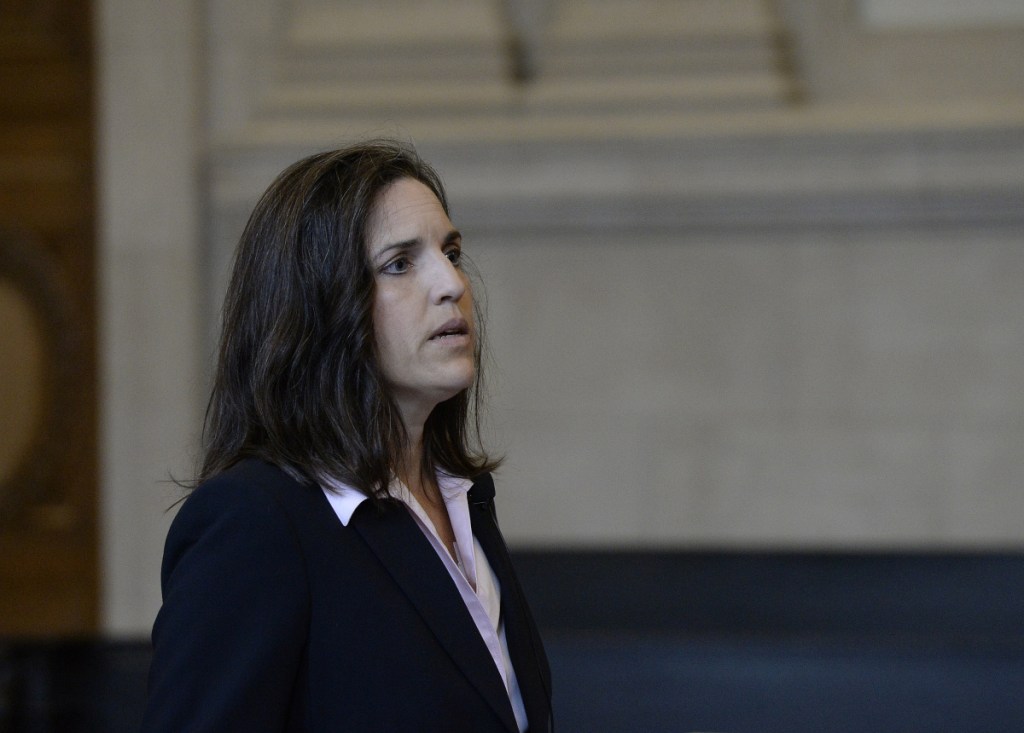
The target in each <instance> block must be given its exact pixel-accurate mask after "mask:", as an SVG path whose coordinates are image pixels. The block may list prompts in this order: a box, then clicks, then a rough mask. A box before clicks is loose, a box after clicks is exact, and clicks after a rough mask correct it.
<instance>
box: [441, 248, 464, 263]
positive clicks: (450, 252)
mask: <svg viewBox="0 0 1024 733" xmlns="http://www.w3.org/2000/svg"><path fill="white" fill-rule="evenodd" d="M444 256H445V257H447V258H448V261H449V262H451V263H452V266H454V267H459V266H460V265H461V264H462V248H461V247H450V248H448V249H447V250H445V253H444Z"/></svg>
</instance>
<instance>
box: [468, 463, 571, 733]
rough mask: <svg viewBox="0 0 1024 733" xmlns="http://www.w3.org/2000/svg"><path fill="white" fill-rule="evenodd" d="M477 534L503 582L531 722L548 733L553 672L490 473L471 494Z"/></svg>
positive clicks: (512, 651) (509, 634) (505, 613)
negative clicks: (497, 506) (500, 515)
mask: <svg viewBox="0 0 1024 733" xmlns="http://www.w3.org/2000/svg"><path fill="white" fill-rule="evenodd" d="M469 502H470V517H471V520H472V523H473V534H474V536H476V538H477V540H479V542H480V546H481V547H482V548H483V550H484V552H485V553H486V554H487V560H488V562H489V563H490V564H491V568H493V570H494V573H495V575H497V576H498V581H499V582H500V583H501V613H502V618H503V619H504V620H505V637H506V639H507V641H508V650H509V655H510V656H511V657H512V666H513V667H515V670H516V679H517V680H518V681H519V691H520V692H521V693H522V695H523V705H524V706H525V707H526V716H527V718H528V719H529V721H530V730H531V731H545V730H548V729H549V727H550V725H551V721H550V716H551V694H550V690H551V673H550V670H549V668H548V661H547V657H546V656H545V654H544V648H543V645H542V644H541V641H540V637H539V635H538V634H537V626H536V624H535V623H534V620H533V616H532V614H531V613H530V608H529V606H528V605H527V603H526V597H525V596H524V594H523V590H522V587H521V586H520V585H519V579H518V578H517V577H516V573H515V569H514V568H513V567H512V559H511V558H510V557H509V554H508V548H507V547H506V546H505V540H504V539H503V538H502V536H501V530H500V529H499V528H498V523H497V518H496V516H495V513H494V481H493V479H492V478H491V476H490V475H489V474H484V475H483V476H480V477H478V478H477V479H476V480H475V482H474V485H473V488H472V489H470V492H469Z"/></svg>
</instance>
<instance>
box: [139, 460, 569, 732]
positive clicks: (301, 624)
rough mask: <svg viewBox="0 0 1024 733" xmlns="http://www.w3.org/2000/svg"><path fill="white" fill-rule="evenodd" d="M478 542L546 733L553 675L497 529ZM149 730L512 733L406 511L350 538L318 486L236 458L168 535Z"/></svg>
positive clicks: (537, 721) (472, 637)
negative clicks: (494, 579)
mask: <svg viewBox="0 0 1024 733" xmlns="http://www.w3.org/2000/svg"><path fill="white" fill-rule="evenodd" d="M493 496H494V484H493V482H492V480H491V477H490V476H489V475H484V476H481V477H479V478H478V479H477V480H476V481H475V483H474V486H473V488H472V489H471V491H470V502H471V507H470V512H471V516H472V522H473V533H474V535H475V536H476V537H477V539H478V540H479V541H480V545H481V547H483V549H484V552H485V553H486V554H487V559H488V561H489V562H490V564H491V566H492V567H493V569H494V572H495V574H496V575H497V576H498V580H499V581H500V583H501V595H502V598H501V606H502V615H503V618H504V621H505V633H506V637H507V640H508V646H509V654H510V656H511V658H512V664H513V666H514V667H515V670H516V675H517V677H518V680H519V685H520V689H521V691H522V695H523V702H524V704H525V707H526V713H527V716H528V718H529V722H530V730H531V731H547V730H549V729H550V726H551V706H550V699H551V696H550V689H551V682H550V672H549V669H548V662H547V658H546V656H545V654H544V648H543V645H542V644H541V640H540V637H539V636H538V634H537V629H536V626H535V625H534V622H533V619H532V618H531V616H530V611H529V609H528V607H527V605H526V601H525V600H524V598H523V595H522V590H521V588H520V586H519V582H518V580H517V579H516V576H515V574H514V571H513V569H512V565H511V563H510V561H509V556H508V552H507V550H506V548H505V545H504V542H503V540H502V538H501V534H500V532H499V530H498V527H497V524H496V522H495V521H494V516H493ZM161 579H162V585H163V607H162V608H161V609H160V613H159V615H158V616H157V619H156V623H155V624H154V626H153V648H154V649H153V650H154V655H153V662H152V665H151V667H150V674H149V700H148V703H147V708H146V714H145V719H144V722H143V726H142V729H143V731H144V732H145V733H164V732H167V733H170V732H171V731H173V732H174V733H184V732H185V731H189V732H191V731H196V732H198V731H216V732H220V731H245V732H246V733H258V732H259V731H274V732H275V733H278V732H281V731H306V732H308V733H339V732H341V731H360V732H361V731H382V732H383V731H387V732H388V733H394V732H395V731H402V733H406V732H411V731H424V732H426V731H437V732H438V733H441V732H442V731H443V732H444V733H459V732H460V731H466V732H467V733H470V732H472V733H485V732H487V731H494V732H495V733H499V732H500V733H506V732H514V731H516V725H515V718H514V715H513V713H512V706H511V704H510V703H509V700H508V695H507V694H506V692H505V688H504V685H503V684H502V681H501V677H500V676H499V674H498V670H497V669H496V667H495V665H494V661H493V659H492V658H491V655H490V654H489V653H488V651H487V648H486V646H485V645H484V643H483V640H482V639H481V638H480V634H479V633H478V631H477V629H476V626H475V625H474V624H473V621H472V618H471V617H470V615H469V612H468V611H467V610H466V606H465V604H464V603H463V601H462V597H461V596H460V595H459V592H458V589H457V588H456V587H455V584H454V583H452V580H451V577H450V576H449V575H448V571H447V570H446V569H445V567H444V565H443V564H442V563H441V562H440V560H439V559H438V557H437V554H436V553H435V552H434V549H433V548H432V547H431V545H430V543H429V541H428V540H427V538H426V537H424V535H423V533H422V532H421V531H420V529H419V527H418V526H417V525H416V523H415V520H414V519H413V518H412V516H411V515H410V514H409V512H408V511H406V510H405V509H404V508H402V507H400V506H395V507H390V508H386V509H385V510H384V511H378V510H377V509H376V508H375V507H374V506H372V505H371V504H370V503H369V502H364V503H363V504H362V505H360V507H359V508H358V509H357V510H356V512H355V514H354V515H353V516H352V520H351V521H350V522H349V525H348V526H347V527H346V526H343V525H342V524H341V522H339V521H338V518H337V515H335V513H334V511H333V509H332V508H331V506H330V504H329V502H328V501H327V498H326V497H325V496H324V494H323V492H322V491H321V489H320V488H318V487H315V486H304V485H302V484H299V483H298V482H296V481H294V480H292V479H291V478H289V477H288V476H287V475H286V474H285V473H283V472H282V471H280V470H279V469H277V468H275V467H273V466H271V465H268V464H266V463H262V462H259V461H255V460H246V461H242V462H240V463H239V464H237V465H236V466H234V467H232V468H231V469H230V470H228V471H226V472H225V473H223V474H221V475H219V476H217V477H215V478H213V479H211V480H210V481H208V482H206V483H204V484H203V485H202V486H200V487H199V488H198V489H196V490H195V491H194V492H193V493H192V494H191V495H190V496H189V498H188V499H187V500H186V501H185V502H184V504H183V505H182V507H181V510H180V511H179V512H178V515H177V517H175V519H174V522H173V524H172V525H171V529H170V532H169V533H168V535H167V545H166V548H165V551H164V560H163V569H162V573H161Z"/></svg>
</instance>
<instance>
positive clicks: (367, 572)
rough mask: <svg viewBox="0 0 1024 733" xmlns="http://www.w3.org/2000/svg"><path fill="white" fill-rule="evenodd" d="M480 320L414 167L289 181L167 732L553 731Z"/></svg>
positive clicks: (154, 718)
mask: <svg viewBox="0 0 1024 733" xmlns="http://www.w3.org/2000/svg"><path fill="white" fill-rule="evenodd" d="M481 325H482V324H481V323H480V321H479V319H478V318H477V317H476V315H475V313H474V308H473V299H472V291H471V288H470V283H469V280H468V278H467V276H466V274H465V271H464V270H463V260H462V239H461V236H460V234H459V232H458V231H457V230H456V229H455V228H454V227H453V226H452V224H451V222H450V221H449V218H448V205H447V201H446V198H445V193H444V189H443V187H442V185H441V182H440V180H439V179H438V177H437V175H436V173H435V172H434V171H433V170H432V169H431V168H430V167H429V166H427V165H426V164H425V163H423V162H422V161H421V160H420V159H419V158H418V157H417V156H416V154H415V153H414V152H413V151H412V150H410V149H408V148H405V147H403V146H401V145H398V144H396V143H392V142H387V141H384V142H371V143H366V144H363V145H358V146H354V147H350V148H347V149H344V150H339V151H335V152H330V153H322V154H319V155H314V156H312V157H310V158H307V159H305V160H302V161H300V162H298V163H296V164H295V165H293V166H291V167H290V168H288V169H287V170H286V171H285V172H284V173H282V174H281V175H280V176H279V177H278V179H277V180H276V181H275V182H274V183H273V184H272V185H271V186H270V188H269V189H268V190H267V192H266V193H265V194H264V195H263V197H262V199H261V200H260V202H259V203H258V204H257V206H256V208H255V210H254V212H253V214H252V216H251V218H250V220H249V223H248V225H247V226H246V229H245V231H244V233H243V234H242V238H241V241H240V243H239V247H238V251H237V253H236V261H235V265H234V272H233V274H232V278H231V283H230V285H229V287H228V292H227V298H226V301H225V306H224V323H223V334H222V338H221V344H220V351H219V359H218V366H217V372H216V378H215V383H214V388H213V394H212V396H211V399H210V404H209V408H208V413H207V426H206V432H205V435H204V439H205V457H204V461H203V464H202V468H201V471H200V476H199V481H198V483H199V486H198V488H197V489H195V491H193V492H192V493H191V495H190V496H189V497H188V499H186V501H185V502H184V504H183V505H182V507H181V509H180V511H179V513H178V515H177V517H176V518H175V520H174V523H173V525H172V526H171V529H170V532H169V533H168V537H167V545H166V548H165V553H164V562H163V569H162V583H163V596H164V603H163V607H162V608H161V610H160V613H159V615H158V617H157V620H156V623H155V624H154V627H153V645H154V657H153V663H152V667H151V670H150V680H149V701H148V705H147V710H146V716H145V721H144V723H143V730H144V731H147V732H157V731H175V732H176V733H178V732H181V731H236V730H237V731H246V732H249V733H251V732H253V731H310V732H321V731H322V732H324V733H328V732H331V733H333V732H335V731H389V732H394V731H402V732H405V731H438V732H441V731H444V732H445V733H456V732H458V731H473V733H480V732H483V731H513V732H514V731H517V730H518V731H524V730H531V731H545V730H549V729H550V727H551V708H550V675H549V671H548V664H547V659H546V657H545V655H544V650H543V647H542V645H541V641H540V638H539V637H538V635H537V630H536V627H535V626H534V623H533V621H532V619H531V617H530V612H529V610H528V608H527V605H526V602H525V600H524V598H523V596H522V591H521V589H520V587H519V584H518V582H517V580H516V577H515V574H514V571H513V569H512V566H511V564H510V561H509V557H508V552H507V550H506V548H505V546H504V543H503V541H502V539H501V534H500V532H499V530H498V527H497V524H496V523H495V521H494V514H493V502H492V499H493V496H494V488H493V483H492V481H491V478H490V475H489V473H488V471H490V470H492V469H493V468H494V467H495V465H496V462H495V461H494V460H492V459H490V458H488V457H487V456H486V455H485V454H484V453H483V452H482V451H480V450H474V449H472V447H471V446H476V445H478V443H479V441H478V431H477V430H476V425H475V420H471V415H474V416H475V415H476V414H478V413H477V410H478V409H479V399H478V397H476V395H477V394H478V393H477V392H476V390H475V386H476V383H477V380H478V379H479V376H480V352H481V344H480V327H481ZM471 403H475V404H471ZM471 407H472V408H473V409H471Z"/></svg>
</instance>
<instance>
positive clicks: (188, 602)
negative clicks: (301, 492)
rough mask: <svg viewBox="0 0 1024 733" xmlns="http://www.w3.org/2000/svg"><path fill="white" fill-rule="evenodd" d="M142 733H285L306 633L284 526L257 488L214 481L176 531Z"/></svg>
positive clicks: (300, 583) (192, 500)
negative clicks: (235, 732) (261, 732)
mask: <svg viewBox="0 0 1024 733" xmlns="http://www.w3.org/2000/svg"><path fill="white" fill-rule="evenodd" d="M161 581H162V590H163V606H162V608H161V609H160V612H159V614H158V615H157V619H156V622H155V624H154V626H153V661H152V664H151V667H150V676H149V691H148V700H147V706H146V713H145V716H144V721H143V726H142V730H143V733H164V732H167V733H170V732H171V731H175V732H176V733H179V732H180V731H190V732H195V733H199V732H201V731H217V732H218V733H220V732H223V731H247V732H248V733H259V732H260V731H268V732H269V731H275V732H280V731H283V730H285V729H286V726H287V725H288V719H289V718H290V717H291V715H292V714H293V712H294V711H292V710H291V708H292V706H294V705H296V704H297V702H296V700H295V699H294V695H293V690H294V689H295V687H296V679H297V677H298V676H299V675H300V673H301V672H300V670H301V667H302V664H301V659H302V657H303V649H304V646H305V643H306V638H307V633H308V618H309V608H310V602H309V590H308V583H307V579H306V573H305V567H304V563H303V559H302V553H301V549H300V546H299V543H298V538H297V536H296V534H295V531H294V529H293V527H292V526H291V524H290V522H289V519H288V515H287V513H286V512H285V511H283V510H282V508H281V507H280V506H279V505H278V504H277V502H276V501H275V500H274V499H273V498H272V497H271V496H269V495H268V494H267V493H265V492H263V491H261V490H260V489H259V488H258V487H253V486H241V485H238V482H235V483H233V482H231V481H218V480H214V481H213V482H211V483H209V484H205V485H203V486H201V487H200V488H198V489H197V490H196V491H195V492H193V494H192V495H191V496H190V497H189V498H188V499H187V500H186V501H185V503H184V505H183V506H182V508H181V510H180V511H179V513H178V516H177V517H176V518H175V520H174V522H173V523H172V525H171V529H170V531H169V533H168V536H167V543H166V547H165V550H164V560H163V568H162V572H161Z"/></svg>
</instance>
